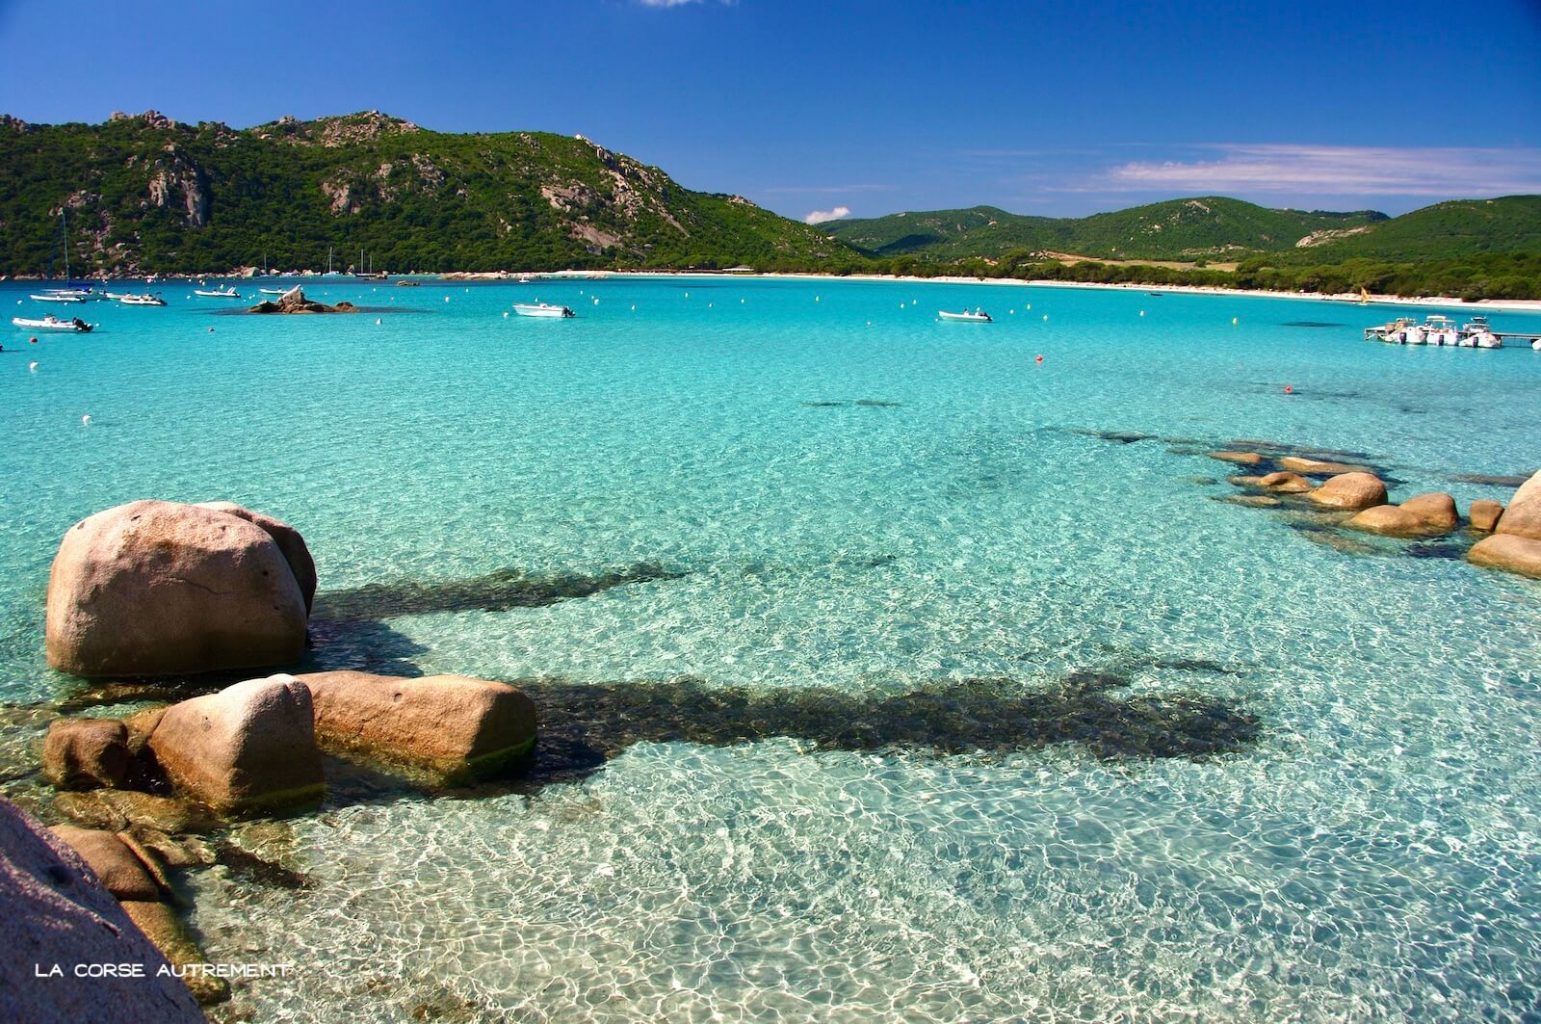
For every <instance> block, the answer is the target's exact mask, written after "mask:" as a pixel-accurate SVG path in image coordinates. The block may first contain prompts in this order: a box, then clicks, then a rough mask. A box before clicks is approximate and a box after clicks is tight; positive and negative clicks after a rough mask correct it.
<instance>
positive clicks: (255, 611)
mask: <svg viewBox="0 0 1541 1024" xmlns="http://www.w3.org/2000/svg"><path fill="white" fill-rule="evenodd" d="M305 619H306V613H305V598H304V595H303V594H302V593H301V592H300V586H299V584H298V583H297V582H296V581H295V577H294V572H293V570H291V569H290V568H289V563H288V561H286V560H285V558H284V555H283V552H282V551H281V550H280V548H279V546H278V544H277V543H276V542H275V541H274V540H273V538H272V537H270V536H269V535H268V534H267V532H266V531H264V530H263V529H262V528H261V527H259V526H256V525H254V524H253V523H250V522H247V521H246V520H245V519H242V518H240V517H238V516H234V515H229V514H227V513H224V512H216V511H214V510H212V509H206V508H198V507H196V506H193V505H181V504H177V503H175V502H169V501H136V502H131V503H130V504H127V505H120V506H118V507H117V508H112V509H108V510H107V511H105V512H99V513H97V514H96V515H94V516H91V517H89V518H87V519H84V520H82V521H80V522H79V523H76V524H75V525H74V526H72V527H71V528H70V529H69V531H68V532H67V533H65V535H64V540H63V541H62V542H61V543H60V545H59V552H58V554H57V555H56V556H55V558H54V562H53V569H52V572H51V573H50V575H49V580H48V615H47V630H46V632H47V648H48V661H49V664H51V665H53V667H55V668H57V669H60V670H62V671H65V672H71V673H73V674H75V675H80V676H124V675H145V676H154V675H168V674H182V673H187V674H191V673H200V672H214V671H219V670H225V669H238V668H255V667H260V666H268V665H285V664H290V663H292V662H294V661H297V660H298V659H299V657H300V655H301V654H302V653H303V652H304V649H305Z"/></svg>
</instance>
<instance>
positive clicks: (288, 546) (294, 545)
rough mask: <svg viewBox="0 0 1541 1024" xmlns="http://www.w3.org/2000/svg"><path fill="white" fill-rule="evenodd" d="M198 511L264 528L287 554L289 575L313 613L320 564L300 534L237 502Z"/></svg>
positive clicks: (212, 503)
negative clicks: (225, 515) (218, 513)
mask: <svg viewBox="0 0 1541 1024" xmlns="http://www.w3.org/2000/svg"><path fill="white" fill-rule="evenodd" d="M198 507H199V508H208V509H213V510H214V511H215V512H224V513H225V514H227V515H232V516H235V517H237V518H238V519H244V520H246V521H247V522H248V523H251V524H253V525H254V526H260V527H262V532H264V533H266V534H267V535H268V536H269V537H272V538H273V543H275V544H277V545H278V550H280V551H282V552H283V553H284V561H286V562H288V563H289V571H290V572H292V573H294V581H295V582H296V583H298V584H299V585H300V594H301V595H302V596H303V597H304V598H305V611H306V612H307V613H308V612H309V611H310V606H311V604H312V602H314V601H315V599H316V561H315V559H313V558H311V557H310V548H309V547H307V546H306V544H305V538H304V537H302V536H300V531H299V530H296V529H295V528H294V527H292V526H290V525H289V524H288V523H286V522H284V521H283V520H282V519H275V518H274V517H272V516H270V515H267V514H265V513H262V512H253V511H252V510H251V509H249V508H243V507H241V506H240V505H237V504H236V503H235V502H233V501H202V502H199V503H198Z"/></svg>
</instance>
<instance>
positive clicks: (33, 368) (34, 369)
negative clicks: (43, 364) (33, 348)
mask: <svg viewBox="0 0 1541 1024" xmlns="http://www.w3.org/2000/svg"><path fill="white" fill-rule="evenodd" d="M27 369H29V370H31V371H32V372H33V373H36V372H37V360H36V359H34V360H32V362H30V363H28V364H27Z"/></svg>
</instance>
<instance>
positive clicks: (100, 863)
mask: <svg viewBox="0 0 1541 1024" xmlns="http://www.w3.org/2000/svg"><path fill="white" fill-rule="evenodd" d="M53 833H54V835H56V836H58V837H59V838H60V839H62V840H64V841H65V842H66V843H68V844H69V845H70V849H72V850H74V851H75V852H76V853H78V854H80V859H81V860H83V861H85V862H86V866H87V867H89V868H90V869H91V870H92V871H93V872H94V873H95V874H96V877H97V879H98V880H100V881H101V883H102V885H104V886H106V887H107V891H108V892H110V893H112V894H113V895H114V896H116V897H117V898H118V899H120V900H159V899H161V898H162V893H161V890H160V887H159V886H158V885H157V884H156V881H155V878H154V877H153V876H152V875H151V873H150V868H149V866H147V865H146V864H145V863H144V861H142V860H140V858H139V857H138V856H137V855H135V853H134V851H133V849H131V848H130V847H129V846H128V844H126V843H124V842H123V840H122V839H120V838H118V836H116V835H114V834H113V833H111V832H108V831H107V830H105V829H98V828H77V827H75V826H74V825H55V826H54V827H53Z"/></svg>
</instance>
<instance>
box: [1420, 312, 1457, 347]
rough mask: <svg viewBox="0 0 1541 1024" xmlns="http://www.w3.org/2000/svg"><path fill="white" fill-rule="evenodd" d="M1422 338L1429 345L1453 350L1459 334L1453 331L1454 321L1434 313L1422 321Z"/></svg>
mask: <svg viewBox="0 0 1541 1024" xmlns="http://www.w3.org/2000/svg"><path fill="white" fill-rule="evenodd" d="M1423 336H1424V339H1425V341H1426V342H1427V343H1428V344H1430V345H1436V346H1445V347H1449V348H1454V347H1455V344H1456V342H1457V340H1458V339H1459V332H1458V331H1456V329H1455V321H1454V320H1451V319H1450V318H1449V317H1448V316H1440V315H1439V314H1438V313H1434V314H1431V315H1430V316H1429V317H1428V318H1427V319H1426V320H1424V321H1423Z"/></svg>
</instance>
